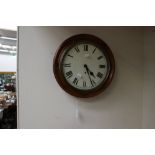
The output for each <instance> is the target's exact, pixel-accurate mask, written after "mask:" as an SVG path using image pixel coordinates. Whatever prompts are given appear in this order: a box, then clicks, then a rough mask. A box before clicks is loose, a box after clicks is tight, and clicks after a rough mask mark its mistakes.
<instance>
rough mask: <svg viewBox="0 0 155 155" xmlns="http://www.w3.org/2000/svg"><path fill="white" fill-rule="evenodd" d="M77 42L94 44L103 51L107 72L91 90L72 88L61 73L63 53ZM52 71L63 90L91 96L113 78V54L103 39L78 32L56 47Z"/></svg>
mask: <svg viewBox="0 0 155 155" xmlns="http://www.w3.org/2000/svg"><path fill="white" fill-rule="evenodd" d="M79 43H90V44H93V45H94V46H96V47H98V48H99V49H100V50H101V51H102V52H103V53H104V55H105V57H106V59H107V64H108V72H107V75H106V77H105V79H104V80H103V82H102V83H101V84H100V85H99V86H97V87H95V88H93V89H91V90H79V89H76V88H74V87H73V86H71V85H70V84H69V83H68V82H67V81H66V79H65V77H64V75H63V72H62V63H61V62H62V59H63V56H64V55H65V52H66V50H69V49H71V48H72V47H73V46H75V45H77V44H79ZM53 72H54V75H55V78H56V80H57V82H58V84H59V85H60V87H61V88H62V89H63V90H64V91H66V92H67V93H69V94H70V95H73V96H76V97H81V98H88V97H93V96H96V95H98V94H100V93H101V92H103V91H104V90H105V89H106V88H107V87H108V86H109V84H110V83H111V81H112V79H113V76H114V72H115V60H114V56H113V54H112V51H111V49H110V48H109V47H108V45H107V44H106V43H105V42H104V41H103V40H101V39H100V38H98V37H96V36H94V35H90V34H78V35H74V36H72V37H70V38H68V39H66V40H65V41H64V42H63V43H62V44H61V45H60V47H59V48H58V50H57V52H56V54H55V57H54V59H53Z"/></svg>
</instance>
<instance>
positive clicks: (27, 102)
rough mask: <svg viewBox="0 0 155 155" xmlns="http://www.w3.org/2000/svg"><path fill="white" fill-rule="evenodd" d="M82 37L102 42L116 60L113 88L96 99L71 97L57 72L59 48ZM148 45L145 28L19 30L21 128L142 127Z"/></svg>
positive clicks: (30, 28) (43, 28)
mask: <svg viewBox="0 0 155 155" xmlns="http://www.w3.org/2000/svg"><path fill="white" fill-rule="evenodd" d="M79 33H89V34H94V35H96V36H98V37H100V38H102V39H103V40H104V41H105V42H106V43H107V44H108V45H109V46H110V47H111V49H112V51H113V54H114V57H115V60H116V74H115V77H114V80H113V82H112V84H111V85H110V86H109V88H108V89H107V90H106V91H105V92H104V93H102V94H101V95H99V96H97V97H94V98H90V99H79V98H75V97H72V96H70V95H68V94H67V93H65V92H64V91H63V90H62V89H61V88H60V87H59V85H58V84H57V82H56V80H55V78H54V75H53V70H52V63H53V57H54V55H55V52H56V50H57V48H58V47H59V45H60V44H61V43H62V41H64V40H65V39H66V38H68V37H70V36H72V35H74V34H79ZM143 44H144V40H143V29H142V28H141V27H19V62H18V67H19V75H18V76H19V77H18V80H19V122H18V123H19V128H142V105H143V67H144V66H143V64H144V62H143V59H144V55H143V51H144V49H143ZM77 111H79V115H78V117H77V116H76V113H77Z"/></svg>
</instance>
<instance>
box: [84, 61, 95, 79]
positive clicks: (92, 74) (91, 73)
mask: <svg viewBox="0 0 155 155" xmlns="http://www.w3.org/2000/svg"><path fill="white" fill-rule="evenodd" d="M85 67H86V68H87V70H88V71H89V73H90V75H91V76H93V77H94V78H95V75H94V73H93V72H92V71H90V69H89V68H88V66H87V65H86V64H85Z"/></svg>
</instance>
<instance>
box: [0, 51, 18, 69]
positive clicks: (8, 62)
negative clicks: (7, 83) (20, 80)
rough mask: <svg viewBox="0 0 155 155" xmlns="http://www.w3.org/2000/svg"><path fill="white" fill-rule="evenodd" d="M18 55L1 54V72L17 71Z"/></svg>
mask: <svg viewBox="0 0 155 155" xmlns="http://www.w3.org/2000/svg"><path fill="white" fill-rule="evenodd" d="M16 66H17V63H16V56H10V55H2V54H0V72H16V68H17V67H16Z"/></svg>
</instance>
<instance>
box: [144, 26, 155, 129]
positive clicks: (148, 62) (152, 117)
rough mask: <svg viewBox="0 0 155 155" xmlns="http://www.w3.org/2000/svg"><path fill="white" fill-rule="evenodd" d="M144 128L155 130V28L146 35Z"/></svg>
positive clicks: (151, 28) (149, 29) (146, 32)
mask: <svg viewBox="0 0 155 155" xmlns="http://www.w3.org/2000/svg"><path fill="white" fill-rule="evenodd" d="M144 43H145V44H144V92H143V128H155V27H154V28H153V27H150V28H146V30H145V33H144Z"/></svg>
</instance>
